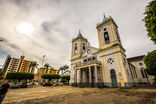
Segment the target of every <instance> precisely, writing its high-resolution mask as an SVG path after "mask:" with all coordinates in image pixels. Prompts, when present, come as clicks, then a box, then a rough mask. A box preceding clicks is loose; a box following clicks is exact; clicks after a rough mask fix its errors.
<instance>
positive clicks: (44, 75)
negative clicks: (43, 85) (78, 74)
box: [41, 74, 60, 82]
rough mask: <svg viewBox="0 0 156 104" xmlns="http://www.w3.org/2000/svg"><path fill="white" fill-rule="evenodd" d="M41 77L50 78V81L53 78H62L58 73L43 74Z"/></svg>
mask: <svg viewBox="0 0 156 104" xmlns="http://www.w3.org/2000/svg"><path fill="white" fill-rule="evenodd" d="M41 78H43V79H48V82H50V81H51V80H52V79H60V76H59V75H57V74H42V75H41Z"/></svg>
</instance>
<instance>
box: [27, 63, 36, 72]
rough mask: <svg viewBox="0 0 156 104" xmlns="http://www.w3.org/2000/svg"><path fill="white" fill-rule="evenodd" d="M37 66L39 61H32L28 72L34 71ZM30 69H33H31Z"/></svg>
mask: <svg viewBox="0 0 156 104" xmlns="http://www.w3.org/2000/svg"><path fill="white" fill-rule="evenodd" d="M37 66H38V64H37V62H36V61H32V62H31V63H30V67H29V71H28V72H30V73H33V69H34V68H35V67H36V68H37ZM30 69H31V71H30Z"/></svg>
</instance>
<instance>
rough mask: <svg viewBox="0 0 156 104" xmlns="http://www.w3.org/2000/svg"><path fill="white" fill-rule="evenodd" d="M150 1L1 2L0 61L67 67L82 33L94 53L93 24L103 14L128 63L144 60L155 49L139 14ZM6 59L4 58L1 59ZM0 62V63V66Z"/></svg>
mask: <svg viewBox="0 0 156 104" xmlns="http://www.w3.org/2000/svg"><path fill="white" fill-rule="evenodd" d="M149 1H150V0H131V1H129V0H118V1H114V0H98V1H96V0H74V1H73V0H0V18H1V24H0V30H1V31H0V39H3V40H4V41H3V42H1V43H0V46H1V47H0V48H1V50H3V52H2V51H0V54H1V56H0V59H1V60H5V58H4V57H2V56H5V57H6V55H7V54H11V55H13V56H20V55H22V54H23V52H24V55H25V56H26V58H27V59H29V60H34V61H37V62H38V63H39V64H40V65H41V63H42V56H43V55H44V54H45V55H46V57H45V63H49V64H50V65H52V66H54V67H56V68H58V67H59V66H61V65H64V64H70V57H71V40H72V38H75V37H76V36H77V34H78V30H79V29H81V33H82V35H83V36H84V37H85V38H87V39H88V40H89V41H90V43H91V45H92V46H95V47H98V35H97V30H96V24H97V23H99V22H101V21H102V18H103V16H102V14H103V13H104V12H105V13H106V15H107V16H109V15H111V16H112V17H113V19H114V20H115V22H116V23H117V25H118V27H119V34H120V37H121V41H122V43H123V46H124V48H125V49H126V50H127V51H126V54H127V56H128V57H132V56H135V55H141V54H146V53H147V52H149V51H151V50H153V49H154V48H155V46H154V45H153V43H152V42H151V41H150V39H149V38H147V33H146V30H145V27H144V23H143V22H142V19H143V12H144V10H145V6H146V5H147V3H148V2H149ZM22 23H29V24H31V25H32V27H33V32H32V34H31V35H25V34H23V33H21V32H19V31H18V29H17V28H18V27H19V25H20V24H22ZM4 53H5V54H4ZM3 62H4V61H0V64H3Z"/></svg>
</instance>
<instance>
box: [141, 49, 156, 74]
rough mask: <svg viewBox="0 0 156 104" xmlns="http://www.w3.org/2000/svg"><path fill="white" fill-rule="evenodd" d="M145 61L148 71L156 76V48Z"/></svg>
mask: <svg viewBox="0 0 156 104" xmlns="http://www.w3.org/2000/svg"><path fill="white" fill-rule="evenodd" d="M144 63H145V64H146V67H147V73H148V74H149V75H155V76H156V50H154V51H152V52H150V53H148V54H147V55H146V56H145V57H144Z"/></svg>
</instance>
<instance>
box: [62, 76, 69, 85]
mask: <svg viewBox="0 0 156 104" xmlns="http://www.w3.org/2000/svg"><path fill="white" fill-rule="evenodd" d="M69 80H70V76H62V77H61V81H62V82H68V83H69Z"/></svg>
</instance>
